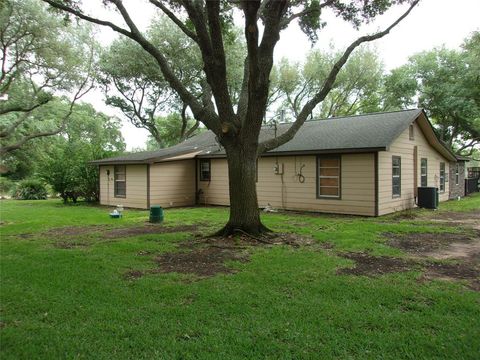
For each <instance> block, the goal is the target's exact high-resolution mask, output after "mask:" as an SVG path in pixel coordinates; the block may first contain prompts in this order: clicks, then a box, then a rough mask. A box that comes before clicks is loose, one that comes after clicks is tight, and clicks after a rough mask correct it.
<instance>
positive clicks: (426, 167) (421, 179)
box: [420, 158, 428, 187]
mask: <svg viewBox="0 0 480 360" xmlns="http://www.w3.org/2000/svg"><path fill="white" fill-rule="evenodd" d="M424 160H425V175H424V174H423V171H422V170H423V161H424ZM424 177H425V185H424V183H423V178H424ZM420 186H421V187H425V186H428V159H427V158H421V159H420Z"/></svg>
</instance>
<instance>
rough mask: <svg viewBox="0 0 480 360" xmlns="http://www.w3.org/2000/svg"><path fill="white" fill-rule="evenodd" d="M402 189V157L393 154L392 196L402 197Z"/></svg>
mask: <svg viewBox="0 0 480 360" xmlns="http://www.w3.org/2000/svg"><path fill="white" fill-rule="evenodd" d="M401 191H402V159H401V158H400V156H392V196H393V197H400V195H401Z"/></svg>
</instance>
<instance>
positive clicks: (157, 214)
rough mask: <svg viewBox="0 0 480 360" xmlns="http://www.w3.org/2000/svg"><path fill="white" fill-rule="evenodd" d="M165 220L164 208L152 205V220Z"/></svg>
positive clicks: (159, 221) (152, 221) (154, 221)
mask: <svg viewBox="0 0 480 360" xmlns="http://www.w3.org/2000/svg"><path fill="white" fill-rule="evenodd" d="M162 221H163V208H162V207H161V206H160V205H152V206H150V222H151V223H161V222H162Z"/></svg>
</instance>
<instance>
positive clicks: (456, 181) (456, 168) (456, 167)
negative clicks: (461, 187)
mask: <svg viewBox="0 0 480 360" xmlns="http://www.w3.org/2000/svg"><path fill="white" fill-rule="evenodd" d="M459 181H460V169H459V166H458V164H457V165H456V166H455V185H458V184H459Z"/></svg>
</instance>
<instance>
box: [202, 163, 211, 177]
mask: <svg viewBox="0 0 480 360" xmlns="http://www.w3.org/2000/svg"><path fill="white" fill-rule="evenodd" d="M210 177H211V167H210V160H200V181H210Z"/></svg>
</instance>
